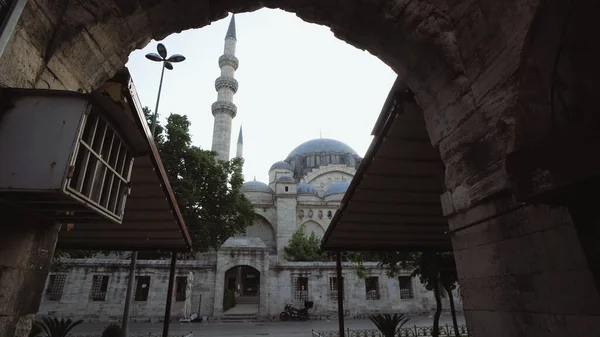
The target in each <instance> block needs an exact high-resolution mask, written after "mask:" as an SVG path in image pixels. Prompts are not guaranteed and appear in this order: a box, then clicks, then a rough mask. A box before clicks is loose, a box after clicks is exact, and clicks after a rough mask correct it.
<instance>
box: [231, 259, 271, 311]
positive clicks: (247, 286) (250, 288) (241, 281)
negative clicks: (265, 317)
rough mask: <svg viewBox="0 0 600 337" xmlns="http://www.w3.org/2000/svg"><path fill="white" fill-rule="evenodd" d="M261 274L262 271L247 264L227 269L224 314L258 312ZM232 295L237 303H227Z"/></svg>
mask: <svg viewBox="0 0 600 337" xmlns="http://www.w3.org/2000/svg"><path fill="white" fill-rule="evenodd" d="M260 276H261V274H260V271H258V270H257V269H256V268H254V267H251V266H246V265H238V266H234V267H231V268H229V269H228V270H227V271H225V277H224V281H225V284H224V291H225V292H224V294H223V310H224V315H228V314H236V315H240V314H248V315H250V314H258V311H259V303H260V288H261V287H260V284H261V277H260ZM263 282H264V281H263ZM231 296H233V298H234V299H235V302H234V303H235V305H232V304H233V303H227V302H228V301H229V300H230V298H231Z"/></svg>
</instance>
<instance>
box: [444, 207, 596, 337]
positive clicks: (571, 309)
mask: <svg viewBox="0 0 600 337" xmlns="http://www.w3.org/2000/svg"><path fill="white" fill-rule="evenodd" d="M454 197H455V198H456V197H457V196H456V195H455V196H454ZM596 208H597V206H596ZM596 219H597V217H596ZM589 220H590V221H592V219H589ZM449 225H450V230H451V231H455V232H454V233H453V234H452V243H453V247H454V254H455V259H456V263H457V268H458V275H459V279H460V289H461V291H460V292H461V296H462V299H463V308H464V312H465V318H466V321H467V325H468V327H469V330H470V332H471V336H474V337H479V336H485V337H495V336H498V337H500V336H520V335H527V336H590V337H592V336H599V335H600V325H598V323H597V322H599V321H600V306H599V304H600V295H599V292H598V287H597V285H596V284H595V283H594V277H593V272H594V270H593V268H594V266H593V265H591V264H590V263H589V260H588V259H586V256H585V252H584V248H585V247H584V246H583V245H582V241H581V239H580V237H579V236H578V230H577V226H576V224H575V223H574V221H573V217H572V214H571V213H570V212H569V209H568V208H567V207H565V206H562V207H555V208H551V207H549V206H545V205H525V204H518V203H515V202H514V201H513V199H512V197H511V196H510V195H504V196H500V195H497V196H495V197H493V198H491V199H490V200H488V201H486V202H484V203H481V204H479V205H477V206H474V207H471V208H470V209H468V210H465V211H462V212H453V213H452V214H449ZM596 228H597V226H596ZM596 231H597V229H596ZM596 238H597V236H596ZM596 246H597V243H596ZM596 268H597V267H596ZM596 272H597V270H596Z"/></svg>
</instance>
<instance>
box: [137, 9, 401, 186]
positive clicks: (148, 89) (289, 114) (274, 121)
mask: <svg viewBox="0 0 600 337" xmlns="http://www.w3.org/2000/svg"><path fill="white" fill-rule="evenodd" d="M230 18H231V14H230V15H229V16H228V17H227V18H225V19H222V20H219V21H216V22H213V23H212V24H211V25H209V26H206V27H203V28H200V29H192V30H187V31H184V32H182V33H179V34H172V35H170V36H168V37H167V38H165V39H164V40H162V41H154V40H153V41H151V42H150V43H149V44H148V45H147V46H146V47H145V48H144V49H141V50H136V51H134V52H133V53H131V55H130V56H129V61H128V63H127V67H128V68H129V71H130V72H131V74H132V77H133V81H134V83H135V85H136V89H137V91H138V95H139V98H140V101H141V102H142V105H145V106H148V107H150V109H151V110H154V108H155V105H156V96H157V92H158V86H159V81H160V71H161V65H160V63H157V62H152V61H149V60H147V59H146V58H145V56H144V55H146V54H147V53H152V52H154V53H155V52H156V46H157V44H158V42H161V43H163V44H164V45H165V46H166V48H167V52H168V54H169V55H172V54H183V55H184V56H185V57H186V60H185V61H184V62H181V63H176V64H174V70H172V71H169V70H165V77H164V81H163V88H162V94H161V98H160V105H159V108H158V112H159V115H160V117H159V120H160V121H161V122H162V123H163V125H164V124H165V121H166V118H167V117H168V115H169V114H171V113H178V114H183V115H187V116H188V118H189V119H190V121H191V127H190V133H191V134H192V141H193V143H194V145H197V146H199V147H201V148H203V149H210V148H211V143H212V130H213V123H214V120H213V116H212V113H211V104H212V103H214V102H215V101H216V99H217V92H216V91H215V87H214V82H215V79H216V78H217V77H219V76H220V69H219V66H218V59H219V56H221V55H222V54H223V46H224V38H225V33H226V32H227V27H228V25H229V21H230ZM235 20H236V29H237V48H236V57H237V58H238V59H239V62H240V65H239V68H238V70H237V71H236V74H235V78H236V79H237V80H238V82H239V89H238V92H237V94H236V95H235V97H234V103H235V104H236V106H237V108H238V113H237V116H236V117H235V118H234V120H233V127H232V135H231V138H232V139H231V156H235V151H236V142H237V137H238V132H239V129H240V125H242V126H243V137H244V161H245V163H244V177H245V179H246V181H249V180H253V179H254V178H255V177H256V180H259V181H263V182H267V183H268V171H269V168H270V167H271V165H272V164H273V163H274V162H276V161H279V160H283V159H285V158H286V157H287V155H288V154H289V153H290V152H291V151H292V150H293V149H294V148H295V147H296V146H298V145H300V144H302V143H303V142H305V141H308V140H311V139H315V138H319V137H322V138H333V139H337V140H339V141H342V142H344V143H346V144H348V145H349V146H350V147H352V148H353V149H354V150H355V151H356V152H357V153H358V154H359V155H361V156H364V155H365V153H366V151H367V149H368V148H369V145H370V143H371V140H372V136H371V130H372V128H373V126H374V124H375V121H376V120H377V117H378V116H379V113H380V112H381V108H382V106H383V103H384V101H385V99H386V97H387V95H388V92H389V90H390V89H391V87H392V84H393V82H394V80H395V78H396V74H395V73H394V71H393V70H391V69H390V68H389V67H388V66H387V65H385V64H384V63H383V62H381V61H380V60H379V59H378V58H376V57H375V56H373V55H371V54H369V53H368V52H366V51H362V50H359V49H357V48H355V47H353V46H351V45H349V44H347V43H345V42H344V41H341V40H339V39H337V38H336V37H334V35H333V33H332V32H331V31H330V30H329V28H328V27H325V26H320V25H315V24H310V23H307V22H304V21H302V20H301V19H299V18H298V17H296V16H295V15H294V14H292V13H287V12H284V11H281V10H274V9H261V10H258V11H255V12H251V13H243V14H236V15H235Z"/></svg>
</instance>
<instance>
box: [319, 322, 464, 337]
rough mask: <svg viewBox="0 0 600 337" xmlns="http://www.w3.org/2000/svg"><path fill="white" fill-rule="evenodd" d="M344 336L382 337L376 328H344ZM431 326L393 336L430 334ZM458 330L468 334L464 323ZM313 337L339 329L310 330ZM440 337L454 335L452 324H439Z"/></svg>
mask: <svg viewBox="0 0 600 337" xmlns="http://www.w3.org/2000/svg"><path fill="white" fill-rule="evenodd" d="M345 332H346V333H345V334H344V335H345V337H383V335H382V334H381V332H380V331H379V330H376V329H362V330H361V329H357V330H351V329H346V331H345ZM432 332H433V327H424V326H416V325H415V326H413V327H412V328H400V329H398V330H396V334H395V337H420V336H423V337H427V336H432ZM458 332H459V333H460V335H461V336H469V332H468V331H467V326H466V325H459V326H458ZM312 336H313V337H339V331H316V330H312ZM439 336H440V337H447V336H454V327H453V326H452V325H448V324H446V325H440V334H439Z"/></svg>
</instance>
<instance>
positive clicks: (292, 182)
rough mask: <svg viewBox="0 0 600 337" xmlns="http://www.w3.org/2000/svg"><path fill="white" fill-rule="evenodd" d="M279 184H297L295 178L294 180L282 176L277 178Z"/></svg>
mask: <svg viewBox="0 0 600 337" xmlns="http://www.w3.org/2000/svg"><path fill="white" fill-rule="evenodd" d="M277 182H278V183H287V184H295V183H296V181H295V180H294V178H292V177H290V176H281V177H279V178H277Z"/></svg>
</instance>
